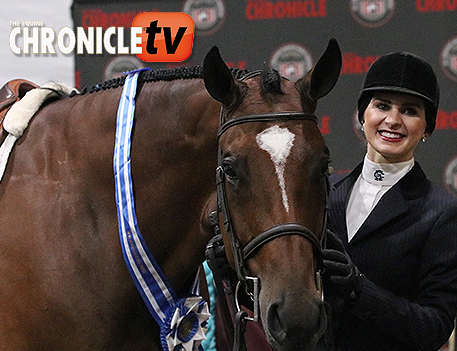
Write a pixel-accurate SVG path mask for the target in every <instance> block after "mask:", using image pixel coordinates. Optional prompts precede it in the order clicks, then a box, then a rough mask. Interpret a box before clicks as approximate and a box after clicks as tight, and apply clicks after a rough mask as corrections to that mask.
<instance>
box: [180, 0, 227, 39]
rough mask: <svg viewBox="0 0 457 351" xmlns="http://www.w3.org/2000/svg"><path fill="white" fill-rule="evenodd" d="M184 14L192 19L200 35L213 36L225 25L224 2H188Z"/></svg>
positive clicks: (209, 0) (206, 0)
mask: <svg viewBox="0 0 457 351" xmlns="http://www.w3.org/2000/svg"><path fill="white" fill-rule="evenodd" d="M183 12H185V13H187V14H188V15H189V16H191V17H192V19H193V20H194V23H195V30H196V31H197V32H198V33H199V34H212V33H214V32H215V31H216V30H217V29H219V28H220V26H221V25H222V23H223V20H224V18H225V7H224V3H223V2H222V0H187V1H186V2H185V3H184V7H183Z"/></svg>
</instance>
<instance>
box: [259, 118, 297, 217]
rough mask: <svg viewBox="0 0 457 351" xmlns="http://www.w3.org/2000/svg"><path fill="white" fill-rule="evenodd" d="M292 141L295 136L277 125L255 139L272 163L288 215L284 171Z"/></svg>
mask: <svg viewBox="0 0 457 351" xmlns="http://www.w3.org/2000/svg"><path fill="white" fill-rule="evenodd" d="M294 139H295V134H293V133H291V132H290V131H289V129H287V128H280V127H279V126H277V125H274V126H272V127H270V128H268V129H265V130H264V131H263V132H261V133H259V134H258V135H257V137H256V140H257V144H258V145H259V147H260V148H261V149H262V150H265V151H267V152H268V153H269V154H270V157H271V160H272V161H273V164H274V166H275V170H276V174H277V175H278V180H279V187H280V188H281V194H282V202H283V204H284V207H285V208H286V211H287V213H289V200H288V199H287V194H286V183H285V180H284V169H285V168H286V161H287V157H288V156H289V154H290V150H291V149H292V146H293V145H294Z"/></svg>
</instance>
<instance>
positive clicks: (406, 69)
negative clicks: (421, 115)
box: [358, 52, 440, 134]
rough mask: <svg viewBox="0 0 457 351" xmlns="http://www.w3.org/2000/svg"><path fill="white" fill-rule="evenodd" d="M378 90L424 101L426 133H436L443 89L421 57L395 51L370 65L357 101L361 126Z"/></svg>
mask: <svg viewBox="0 0 457 351" xmlns="http://www.w3.org/2000/svg"><path fill="white" fill-rule="evenodd" d="M375 91H387V92H394V93H405V94H411V95H414V96H418V97H420V98H422V99H423V100H424V103H425V116H426V121H427V127H426V128H425V132H426V133H429V134H431V133H432V132H433V130H434V129H435V124H436V114H437V112H438V104H439V100H440V90H439V86H438V82H437V80H436V76H435V72H434V71H433V68H432V67H431V66H430V65H429V64H428V63H427V62H426V61H424V60H423V59H422V58H420V57H418V56H416V55H413V54H410V53H407V52H396V53H391V54H387V55H384V56H381V57H380V58H379V59H378V60H376V61H375V62H374V63H373V64H372V65H371V67H370V69H369V70H368V72H367V75H366V77H365V81H364V83H363V88H362V91H361V93H360V97H359V101H358V110H359V121H360V123H363V115H364V113H365V110H366V108H367V107H368V104H369V103H370V100H371V98H372V97H373V95H374V92H375Z"/></svg>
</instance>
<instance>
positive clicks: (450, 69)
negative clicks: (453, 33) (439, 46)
mask: <svg viewBox="0 0 457 351" xmlns="http://www.w3.org/2000/svg"><path fill="white" fill-rule="evenodd" d="M441 67H442V68H443V71H444V73H445V74H446V75H447V76H448V77H449V78H451V79H453V80H456V81H457V37H455V38H453V39H451V40H450V41H448V42H447V43H446V45H445V46H444V49H443V50H442V51H441Z"/></svg>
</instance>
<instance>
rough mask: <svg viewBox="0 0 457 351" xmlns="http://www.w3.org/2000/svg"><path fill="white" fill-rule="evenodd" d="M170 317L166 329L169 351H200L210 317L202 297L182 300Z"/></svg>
mask: <svg viewBox="0 0 457 351" xmlns="http://www.w3.org/2000/svg"><path fill="white" fill-rule="evenodd" d="M170 317H171V319H170V318H168V320H169V325H165V328H164V329H165V330H164V332H165V333H164V334H165V335H166V343H167V346H168V350H170V351H178V350H182V349H184V350H186V351H192V350H196V349H198V346H200V343H201V342H202V340H205V339H206V337H205V332H206V325H207V320H208V318H209V317H210V313H209V310H208V304H207V303H206V301H205V300H203V298H202V297H200V296H193V297H189V298H186V299H181V300H179V301H178V302H177V303H176V305H175V306H174V313H173V314H172V315H171V316H170ZM166 324H168V323H166Z"/></svg>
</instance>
